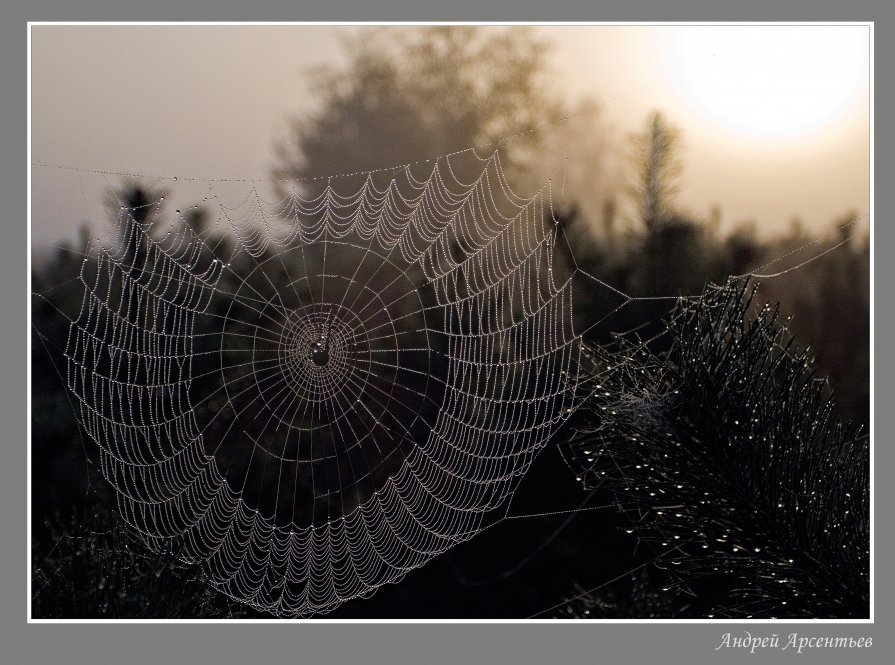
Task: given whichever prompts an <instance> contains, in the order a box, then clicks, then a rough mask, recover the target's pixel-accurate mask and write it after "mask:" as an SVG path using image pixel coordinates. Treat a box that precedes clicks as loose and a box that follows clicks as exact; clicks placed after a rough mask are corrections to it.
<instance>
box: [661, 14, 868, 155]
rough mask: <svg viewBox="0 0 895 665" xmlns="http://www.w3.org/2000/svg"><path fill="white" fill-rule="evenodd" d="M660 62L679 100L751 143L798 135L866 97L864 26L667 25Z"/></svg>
mask: <svg viewBox="0 0 895 665" xmlns="http://www.w3.org/2000/svg"><path fill="white" fill-rule="evenodd" d="M665 31H666V32H665V37H664V39H663V40H661V42H662V45H661V49H662V59H663V62H664V63H665V65H666V66H667V67H668V70H669V74H670V77H671V79H672V80H673V81H674V82H675V84H676V85H677V87H678V88H679V89H680V92H681V94H682V95H683V96H684V98H685V99H686V100H687V101H688V102H689V103H690V104H692V105H694V106H695V107H696V108H697V109H698V110H699V111H700V112H701V113H702V114H704V115H705V116H707V117H708V118H709V119H710V120H712V121H714V122H716V123H719V124H721V125H723V126H725V127H726V128H728V129H731V130H734V131H737V132H740V133H744V134H748V135H750V136H752V137H755V138H775V139H777V138H783V137H793V136H798V135H803V134H806V133H810V132H814V131H816V130H818V129H820V128H822V127H825V126H827V125H829V124H831V123H833V122H835V121H836V120H837V119H840V118H841V117H842V116H843V115H844V114H845V113H846V112H847V111H849V110H850V109H852V108H853V106H854V105H855V104H856V103H857V101H858V100H860V99H861V97H862V95H866V94H867V90H868V75H869V28H868V27H867V26H830V25H813V26H773V25H763V26H746V25H743V26H739V25H737V26H733V25H727V26H707V25H706V26H673V27H668V28H666V29H665Z"/></svg>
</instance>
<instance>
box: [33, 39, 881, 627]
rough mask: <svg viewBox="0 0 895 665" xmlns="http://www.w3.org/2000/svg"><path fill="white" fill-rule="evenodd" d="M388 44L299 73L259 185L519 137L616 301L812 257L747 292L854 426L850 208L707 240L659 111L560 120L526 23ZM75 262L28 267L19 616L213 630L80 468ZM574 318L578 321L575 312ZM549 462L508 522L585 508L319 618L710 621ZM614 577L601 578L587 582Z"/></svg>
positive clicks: (858, 368)
mask: <svg viewBox="0 0 895 665" xmlns="http://www.w3.org/2000/svg"><path fill="white" fill-rule="evenodd" d="M402 35H404V36H402V37H401V38H400V39H390V40H388V41H382V42H379V41H376V40H369V39H365V40H361V39H348V40H346V42H345V50H346V53H347V55H348V63H347V65H346V66H345V67H342V68H333V67H323V68H320V69H318V70H316V71H315V72H314V73H312V76H313V80H314V81H315V86H314V95H315V98H316V100H317V102H318V109H317V111H316V112H315V113H311V114H309V115H306V116H301V117H296V118H293V119H292V122H291V125H290V133H289V136H288V137H287V138H286V139H284V140H283V141H282V142H281V143H280V144H279V146H278V148H277V151H276V166H275V168H274V170H273V174H272V175H273V176H274V177H275V178H313V177H319V176H326V175H329V174H341V173H353V172H355V171H359V170H364V169H372V168H379V167H382V166H384V165H389V164H403V163H408V162H420V161H422V162H423V163H425V160H427V159H431V158H434V157H436V156H439V155H444V154H446V153H450V152H452V151H455V150H460V149H463V148H467V147H469V146H480V147H481V149H480V150H479V152H478V154H480V155H484V154H488V153H489V152H490V151H491V150H493V149H495V148H496V147H497V146H498V143H499V142H500V140H501V139H504V138H506V137H513V136H514V135H518V136H515V137H514V138H513V140H509V141H505V142H502V143H500V147H501V154H502V161H503V164H504V166H505V167H506V170H507V172H508V174H509V177H510V180H511V182H512V184H513V186H514V187H517V188H518V189H519V191H530V190H526V188H530V187H531V186H533V184H534V183H538V182H541V183H543V181H544V179H545V178H546V177H554V178H556V174H557V173H558V172H561V173H562V176H561V177H562V186H561V187H560V185H559V179H558V178H556V181H555V182H554V191H553V194H554V213H555V215H556V217H557V218H558V219H559V220H560V223H561V224H562V225H563V230H564V237H565V238H566V239H567V241H568V242H567V245H566V246H564V247H561V248H560V250H561V251H563V252H565V258H566V260H568V261H574V262H575V264H576V265H577V266H578V267H579V268H581V269H582V270H584V271H586V272H587V273H589V274H590V275H593V276H594V277H596V278H599V279H600V280H603V281H604V282H606V283H607V284H610V285H612V286H613V287H614V288H616V289H619V290H620V291H623V292H625V293H627V294H629V295H631V296H677V295H696V294H699V293H701V292H702V291H703V288H704V287H705V285H706V284H707V283H712V282H714V283H724V282H725V281H726V280H727V278H728V276H730V275H742V274H745V273H749V272H752V271H756V272H771V273H772V272H776V271H777V269H778V268H779V267H780V264H773V265H771V266H770V267H769V268H768V269H767V270H764V271H762V270H756V269H758V268H761V267H762V266H764V265H766V264H768V263H769V262H772V261H775V260H776V259H779V258H780V257H783V256H786V255H788V254H790V253H791V252H793V251H794V250H797V249H798V248H801V247H805V246H806V245H807V246H808V247H807V249H805V250H804V251H803V252H799V253H796V254H795V255H793V256H795V257H796V260H795V261H790V262H789V264H787V265H790V266H794V265H797V264H799V263H800V262H801V261H802V260H804V259H807V258H811V257H816V258H815V259H814V260H812V261H810V262H809V263H807V264H806V265H803V266H801V267H798V269H796V270H792V271H790V272H786V273H785V274H783V275H781V276H779V277H774V278H770V279H765V280H761V288H760V291H759V295H758V296H757V297H759V298H761V299H763V300H766V301H770V302H773V303H779V307H780V312H781V316H783V317H792V318H791V320H789V321H788V322H787V329H788V330H789V332H790V333H791V334H792V335H793V336H795V338H797V339H798V340H799V341H800V342H802V343H810V346H811V353H812V354H813V357H814V359H815V360H814V362H815V367H816V375H817V376H818V377H823V378H827V379H829V384H828V385H830V386H833V387H834V388H835V398H836V399H835V409H836V416H837V417H839V418H841V419H842V420H843V421H851V422H854V423H857V424H858V425H864V426H866V425H867V424H868V421H869V400H870V384H869V358H870V356H869V351H870V346H869V330H870V328H869V306H870V281H869V280H870V270H869V261H870V256H869V254H870V252H869V249H870V238H869V234H868V233H867V232H863V231H861V232H857V231H856V230H857V229H860V228H862V225H860V224H858V223H852V222H855V221H856V220H855V219H854V215H853V214H851V213H850V212H849V211H836V210H831V211H830V227H829V231H828V232H823V233H818V232H813V231H808V230H807V229H805V228H804V227H803V226H802V225H801V224H800V223H799V222H798V220H797V219H796V218H794V220H793V223H792V226H791V228H790V229H789V231H788V232H786V233H783V234H778V235H770V234H768V233H766V232H763V231H762V227H761V220H747V221H742V222H740V223H737V224H735V225H733V226H732V228H731V229H730V230H728V231H724V232H722V230H721V228H720V226H721V224H720V220H721V219H722V216H723V209H722V208H721V207H716V208H714V209H712V210H711V211H709V212H708V214H707V215H704V216H703V215H699V214H696V213H693V212H691V211H686V210H682V209H680V207H679V206H678V205H677V203H676V199H675V194H676V192H677V191H678V189H679V187H680V186H681V183H682V181H683V175H684V174H683V164H684V162H685V159H686V152H685V150H686V148H685V144H684V140H685V138H686V137H683V136H681V134H680V133H679V131H678V130H677V129H676V128H675V126H674V125H673V123H671V122H669V120H668V119H667V118H666V117H665V116H664V115H663V114H662V112H661V111H656V112H654V113H652V114H650V115H649V117H647V118H645V119H644V122H643V128H642V131H641V132H639V133H637V134H636V135H634V136H627V137H618V136H615V135H614V134H613V132H612V130H611V128H609V127H607V126H604V125H603V123H602V122H601V118H600V113H599V104H598V103H596V102H593V101H592V102H588V103H585V104H584V105H582V106H580V107H576V108H571V107H570V106H569V104H567V103H566V102H565V101H564V100H563V99H561V98H560V97H559V96H558V95H557V94H556V93H555V92H554V91H553V90H552V88H551V86H550V81H549V75H548V72H547V71H546V70H545V68H544V62H545V60H544V53H545V50H546V49H547V48H549V45H548V44H546V43H544V42H542V41H540V40H538V39H537V38H535V36H534V35H533V34H532V33H530V32H527V31H525V30H514V31H507V32H505V33H502V34H500V35H499V36H496V37H495V36H494V35H493V33H490V34H488V35H486V34H485V33H483V32H482V31H480V30H478V29H476V28H474V27H460V28H456V27H439V28H437V29H433V30H430V31H428V32H427V33H426V35H425V37H424V36H423V35H422V34H421V33H420V34H416V35H412V34H409V33H402ZM523 139H524V140H523ZM608 146H621V149H620V150H614V151H613V150H610V149H609V147H608ZM618 155H623V157H619V156H618ZM459 175H461V176H462V173H461V174H459ZM325 182H326V180H325V178H324V179H323V181H322V182H321V181H310V182H306V183H305V184H304V185H302V193H303V194H305V195H311V194H313V193H315V191H318V190H317V188H319V187H321V186H323V185H324V184H325ZM743 186H744V187H746V186H748V183H743ZM557 189H560V192H559V194H560V195H559V196H557V191H556V190H557ZM160 193H161V192H156V191H150V190H149V189H147V188H146V187H145V185H143V184H141V183H139V182H136V181H132V182H121V183H119V188H118V190H117V191H116V192H115V193H114V196H113V198H112V200H113V201H114V200H117V199H122V200H123V201H125V202H127V204H128V205H129V206H131V207H136V206H139V205H140V202H141V201H144V202H145V201H148V200H154V199H155V198H157V197H158V195H160ZM756 196H760V192H756ZM116 207H117V206H112V209H110V212H111V213H112V214H110V217H112V216H114V213H115V212H117V211H116V210H114V208H116ZM72 216H73V217H75V216H76V213H74V212H72ZM182 218H183V223H184V224H187V225H190V226H191V227H193V228H194V230H197V231H202V230H203V229H204V227H205V224H207V222H208V215H207V213H206V211H204V210H203V209H202V208H196V209H194V210H193V211H192V212H190V214H188V215H184V216H182ZM232 242H233V241H232V239H230V238H226V237H223V236H218V237H213V238H212V242H211V243H210V245H212V246H214V247H215V250H214V251H215V252H217V253H219V254H221V256H224V255H225V254H227V253H228V252H227V251H226V250H227V246H228V243H232ZM837 245H839V246H838V247H837ZM834 247H835V250H834V251H829V252H827V250H831V249H833V248H834ZM87 249H88V232H87V230H86V228H85V229H83V230H82V233H81V235H80V237H79V239H78V240H76V241H74V242H70V241H69V242H65V243H63V244H62V245H60V246H59V247H58V248H57V249H56V250H55V251H54V252H53V253H52V254H51V255H49V256H47V257H46V258H45V260H42V261H40V262H36V263H35V264H34V273H33V275H32V279H33V287H32V291H33V292H34V293H35V294H37V295H36V296H35V297H34V298H33V299H32V305H33V308H32V336H33V345H32V349H33V357H32V359H31V360H32V380H33V394H32V400H33V402H32V403H33V411H32V418H33V420H32V442H31V445H32V474H33V477H32V487H33V494H32V518H33V545H34V549H33V553H34V576H33V578H32V584H33V590H34V595H33V603H34V604H33V611H34V616H35V617H37V616H54V617H58V616H68V617H97V616H106V617H111V616H116V617H125V616H127V617H133V616H158V617H185V616H233V615H234V614H235V613H236V612H237V610H236V609H235V608H234V607H233V606H232V605H230V604H228V603H226V602H224V601H222V600H221V599H220V598H215V597H214V594H213V592H211V591H205V590H204V589H205V586H204V584H203V579H204V578H203V577H202V576H201V572H200V571H189V570H184V569H182V567H180V566H178V565H177V564H176V561H175V560H176V552H162V553H151V552H149V551H147V550H144V549H141V548H140V546H139V543H137V542H136V541H134V540H133V539H132V538H131V537H130V536H128V535H127V534H126V533H125V530H124V527H123V526H121V525H120V524H118V523H117V522H116V521H115V518H114V517H113V511H110V510H109V509H108V508H107V507H106V506H110V505H113V504H114V500H113V498H112V494H111V492H110V491H109V489H108V488H107V487H106V485H105V484H104V481H102V480H101V479H100V477H99V476H98V474H97V472H96V469H95V468H94V466H93V465H92V464H91V463H90V451H89V447H88V446H86V445H85V442H84V440H83V438H82V436H81V433H80V431H79V428H78V425H77V423H76V420H75V417H74V409H73V405H72V404H71V402H70V399H69V395H68V394H67V392H66V389H65V379H64V377H65V372H66V369H65V358H64V357H63V351H64V349H65V343H66V338H67V335H68V326H69V323H68V321H69V320H70V319H72V318H73V317H75V316H76V314H77V311H78V308H79V307H80V303H81V298H82V286H81V283H80V281H79V275H80V271H81V268H82V262H83V260H84V257H85V255H87ZM259 262H260V261H259ZM576 298H577V300H578V302H577V305H578V310H577V311H578V312H579V313H580V314H581V315H582V316H586V315H587V313H588V312H589V311H590V309H591V308H592V307H593V306H599V305H600V302H601V299H602V298H605V289H600V288H597V287H594V288H593V289H590V290H587V289H585V290H582V289H578V291H577V293H576ZM672 304H673V303H672V302H671V301H669V300H654V301H643V302H641V303H638V304H637V307H629V308H624V309H622V310H621V311H620V312H619V313H618V314H617V315H615V316H614V317H613V318H612V319H611V320H609V321H607V322H606V323H605V324H604V325H601V326H597V327H596V328H595V329H594V330H593V331H592V332H589V333H588V341H589V342H591V343H593V344H596V345H608V344H610V343H611V342H612V341H613V338H612V333H623V332H625V331H631V330H635V329H636V330H637V333H638V335H639V337H640V339H651V338H652V337H653V336H655V335H658V334H659V333H661V332H662V331H663V330H664V323H663V320H665V319H667V317H668V315H669V310H670V306H671V305H672ZM581 324H582V325H583V326H584V327H586V326H585V324H586V321H585V320H584V319H583V320H582V321H581ZM649 350H650V352H651V353H657V354H661V353H663V352H665V351H667V350H668V337H667V336H659V337H658V338H657V339H656V340H655V342H654V344H653V346H652V347H651V348H650V349H649ZM825 385H827V384H825ZM824 390H827V388H824ZM827 394H828V393H827ZM559 453H560V445H556V446H550V447H548V449H547V450H545V451H544V452H543V454H542V455H541V457H540V458H539V459H538V461H537V463H536V464H535V465H534V466H533V467H532V469H531V471H530V473H529V474H528V476H527V477H526V478H525V479H524V480H523V482H522V484H521V485H520V487H519V490H518V491H517V493H516V497H515V499H514V504H513V506H514V509H513V512H514V513H516V514H528V513H538V514H540V513H549V512H551V511H554V510H565V509H568V508H570V507H574V506H576V505H580V506H583V507H593V506H597V505H605V506H606V508H605V509H603V510H589V511H587V512H581V513H580V514H578V515H576V516H573V517H571V518H570V517H569V515H567V514H561V515H553V516H551V515H544V516H541V517H533V518H530V519H525V520H521V519H520V520H507V521H505V522H504V523H502V524H501V525H500V526H498V527H495V528H492V529H490V530H488V531H487V532H484V533H482V534H481V535H479V536H478V537H477V538H475V539H473V540H472V541H470V542H468V543H465V544H463V545H461V546H458V547H456V548H454V549H452V550H450V551H449V552H447V553H446V554H444V555H443V556H441V557H438V558H437V559H436V560H434V561H432V562H430V563H429V564H428V565H427V566H425V567H424V568H423V569H420V570H417V571H414V572H413V573H411V574H409V575H408V576H407V578H406V579H405V581H404V582H402V583H401V584H399V585H395V586H390V587H386V588H383V589H381V590H380V591H379V592H378V593H377V594H375V595H374V596H373V597H372V598H370V599H366V600H361V601H354V602H350V603H347V604H346V605H344V606H343V607H341V608H339V609H338V610H337V611H336V612H335V613H334V614H333V615H332V616H333V617H334V618H338V617H390V618H403V617H407V618H411V617H449V618H462V617H481V618H490V617H524V616H528V615H530V614H534V613H537V612H542V611H543V610H544V608H546V607H551V606H555V605H556V604H557V602H561V601H562V599H563V598H564V597H569V596H575V595H579V594H577V593H576V590H580V589H590V588H595V587H598V588H600V589H602V591H601V592H600V593H599V594H597V595H596V596H594V595H590V596H586V597H584V598H583V599H582V598H579V599H578V600H576V601H574V603H573V604H572V605H569V606H568V607H566V608H565V609H561V610H558V612H559V613H558V614H556V615H557V616H570V615H571V616H581V617H588V616H590V617H606V618H612V617H616V618H623V617H635V616H637V617H649V616H680V617H682V616H705V615H706V614H708V613H710V612H711V611H712V610H711V607H712V603H711V602H710V601H708V600H705V599H704V598H700V597H696V598H692V597H687V598H671V597H669V596H668V595H667V594H665V595H657V594H658V592H657V591H656V589H657V588H659V587H661V586H663V585H665V584H666V582H667V580H665V579H664V576H665V573H664V572H663V571H662V570H659V569H657V568H656V567H655V566H650V567H649V572H648V573H643V574H642V575H635V576H634V577H633V578H632V577H631V576H630V575H626V574H625V573H626V571H629V570H631V569H634V568H637V567H642V566H643V565H644V561H645V560H647V559H645V558H644V557H645V556H646V557H648V553H646V554H645V551H646V550H645V548H639V547H638V540H637V538H636V536H635V535H632V534H628V533H626V530H627V527H628V520H627V517H625V516H624V515H623V514H622V512H620V511H618V510H617V508H616V506H615V501H616V500H615V498H614V497H613V495H612V494H611V493H610V492H608V491H607V490H603V489H600V488H599V487H597V488H595V489H593V490H591V491H590V492H588V493H587V494H586V495H585V496H582V491H581V486H580V484H579V483H576V482H574V477H573V476H574V474H573V473H570V471H569V468H568V467H567V466H566V464H565V462H564V460H563V459H562V456H561V455H560V454H559ZM544 488H549V491H545V489H544ZM59 515H61V517H59ZM138 552H139V553H138ZM616 577H618V579H619V580H620V582H619V583H618V584H615V585H613V586H610V587H606V586H605V585H604V584H603V582H604V581H605V580H606V579H613V578H616ZM103 580H106V581H103ZM163 587H164V588H163ZM122 594H123V595H122ZM601 594H602V595H601ZM706 597H708V598H710V597H711V594H708V596H706Z"/></svg>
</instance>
